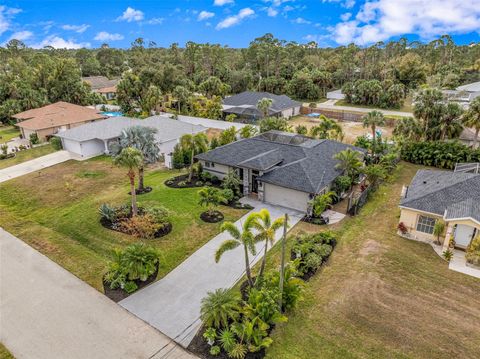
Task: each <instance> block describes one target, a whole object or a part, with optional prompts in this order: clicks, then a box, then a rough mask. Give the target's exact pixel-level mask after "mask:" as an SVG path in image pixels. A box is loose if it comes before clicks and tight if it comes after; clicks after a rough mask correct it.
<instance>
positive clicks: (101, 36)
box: [94, 31, 124, 41]
mask: <svg viewBox="0 0 480 359" xmlns="http://www.w3.org/2000/svg"><path fill="white" fill-rule="evenodd" d="M123 38H124V37H123V35H122V34H110V33H108V32H106V31H100V32H99V33H98V34H97V35H96V36H95V37H94V40H97V41H119V40H123Z"/></svg>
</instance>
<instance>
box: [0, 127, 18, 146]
mask: <svg viewBox="0 0 480 359" xmlns="http://www.w3.org/2000/svg"><path fill="white" fill-rule="evenodd" d="M18 136H20V131H19V130H18V128H17V127H15V126H1V125H0V143H6V142H8V141H10V140H11V139H12V138H14V137H18Z"/></svg>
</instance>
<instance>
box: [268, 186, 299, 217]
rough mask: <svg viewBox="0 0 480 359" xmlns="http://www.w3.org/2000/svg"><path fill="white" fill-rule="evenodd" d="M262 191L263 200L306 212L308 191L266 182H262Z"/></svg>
mask: <svg viewBox="0 0 480 359" xmlns="http://www.w3.org/2000/svg"><path fill="white" fill-rule="evenodd" d="M264 191H265V192H264V198H265V202H268V203H271V204H276V205H278V206H282V207H286V208H293V209H296V210H297V211H301V212H307V205H308V193H305V192H300V191H296V190H293V189H288V188H284V187H279V186H275V185H272V184H268V183H265V184H264Z"/></svg>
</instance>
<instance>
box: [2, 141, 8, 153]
mask: <svg viewBox="0 0 480 359" xmlns="http://www.w3.org/2000/svg"><path fill="white" fill-rule="evenodd" d="M0 150H1V151H2V154H4V155H5V156H6V155H7V153H8V145H7V144H6V143H3V144H2V145H1V146H0Z"/></svg>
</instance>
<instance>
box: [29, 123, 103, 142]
mask: <svg viewBox="0 0 480 359" xmlns="http://www.w3.org/2000/svg"><path fill="white" fill-rule="evenodd" d="M99 120H100V119H99ZM95 121H98V120H93V121H84V122H76V123H72V124H67V125H63V126H56V127H50V128H43V129H41V130H29V129H26V128H23V127H20V131H21V132H22V135H23V137H24V138H26V139H27V140H28V139H29V138H30V134H32V133H36V134H37V136H38V139H39V140H40V141H46V140H47V137H49V136H53V135H54V134H56V133H58V132H59V131H65V130H68V129H70V128H74V127H78V126H81V125H84V124H86V123H90V122H95Z"/></svg>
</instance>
